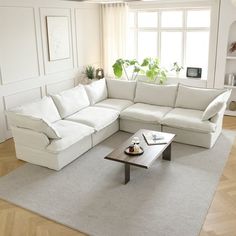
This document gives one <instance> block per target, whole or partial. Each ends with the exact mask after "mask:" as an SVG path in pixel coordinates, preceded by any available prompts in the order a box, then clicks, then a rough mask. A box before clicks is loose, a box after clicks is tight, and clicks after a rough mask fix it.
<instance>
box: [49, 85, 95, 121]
mask: <svg viewBox="0 0 236 236" xmlns="http://www.w3.org/2000/svg"><path fill="white" fill-rule="evenodd" d="M52 99H53V101H54V102H55V104H56V107H57V109H58V111H59V113H60V115H61V117H62V118H65V117H67V116H69V115H72V114H74V113H76V112H77V111H79V110H81V109H83V108H85V107H87V106H89V104H90V102H89V98H88V95H87V93H86V91H85V88H84V86H82V85H79V86H77V87H75V88H72V89H68V90H65V91H62V92H61V93H59V94H56V95H52Z"/></svg>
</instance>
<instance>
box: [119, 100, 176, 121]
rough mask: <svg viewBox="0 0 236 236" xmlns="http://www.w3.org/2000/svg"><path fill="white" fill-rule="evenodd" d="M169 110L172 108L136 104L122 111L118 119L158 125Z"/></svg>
mask: <svg viewBox="0 0 236 236" xmlns="http://www.w3.org/2000/svg"><path fill="white" fill-rule="evenodd" d="M171 110H172V108H170V107H162V106H154V105H149V104H143V103H136V104H134V105H132V106H130V107H128V108H127V109H125V110H124V111H122V112H121V114H120V118H121V119H126V120H134V121H142V122H148V123H152V124H158V123H160V122H161V120H162V119H163V117H164V116H165V114H167V113H168V112H169V111H171Z"/></svg>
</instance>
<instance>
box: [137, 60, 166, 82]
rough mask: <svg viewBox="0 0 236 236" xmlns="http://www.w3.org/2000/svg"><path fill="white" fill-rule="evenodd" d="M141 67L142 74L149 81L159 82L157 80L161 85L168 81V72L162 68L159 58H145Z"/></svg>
mask: <svg viewBox="0 0 236 236" xmlns="http://www.w3.org/2000/svg"><path fill="white" fill-rule="evenodd" d="M141 67H142V68H143V69H142V70H140V71H141V73H142V74H144V75H146V77H147V78H148V79H149V81H151V82H157V80H159V83H160V84H164V82H165V81H166V80H167V75H166V72H167V70H166V69H164V68H162V67H160V62H159V59H158V58H151V57H147V58H145V59H144V60H143V63H142V64H141Z"/></svg>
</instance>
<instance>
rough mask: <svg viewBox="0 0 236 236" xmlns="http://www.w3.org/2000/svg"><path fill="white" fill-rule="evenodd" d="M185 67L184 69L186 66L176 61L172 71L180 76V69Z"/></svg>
mask: <svg viewBox="0 0 236 236" xmlns="http://www.w3.org/2000/svg"><path fill="white" fill-rule="evenodd" d="M183 69H184V67H183V66H180V65H178V62H174V63H173V67H172V69H171V71H175V73H176V76H177V77H179V73H180V71H181V70H183Z"/></svg>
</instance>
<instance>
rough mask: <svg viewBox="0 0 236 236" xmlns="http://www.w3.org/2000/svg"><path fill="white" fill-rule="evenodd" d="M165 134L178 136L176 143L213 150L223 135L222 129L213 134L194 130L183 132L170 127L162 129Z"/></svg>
mask: <svg viewBox="0 0 236 236" xmlns="http://www.w3.org/2000/svg"><path fill="white" fill-rule="evenodd" d="M162 131H163V132H167V133H172V134H176V136H175V140H174V141H175V142H178V143H185V144H190V145H194V146H200V147H205V148H212V147H213V146H214V144H215V142H216V140H217V138H218V137H219V135H220V133H221V129H219V130H216V132H211V133H201V132H196V131H192V130H185V129H184V130H183V129H178V128H173V127H168V126H163V127H162Z"/></svg>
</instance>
